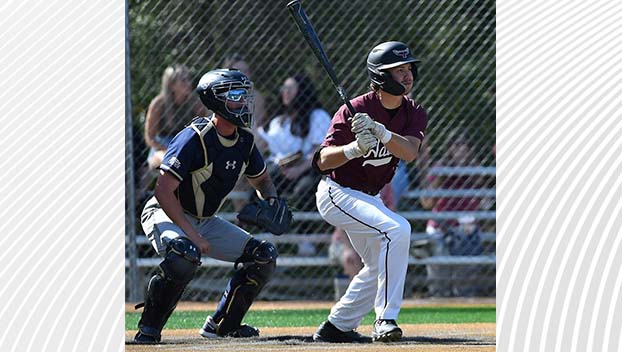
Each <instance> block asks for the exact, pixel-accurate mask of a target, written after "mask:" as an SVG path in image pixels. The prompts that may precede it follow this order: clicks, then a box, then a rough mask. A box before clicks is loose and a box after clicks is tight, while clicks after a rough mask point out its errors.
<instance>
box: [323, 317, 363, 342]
mask: <svg viewBox="0 0 622 352" xmlns="http://www.w3.org/2000/svg"><path fill="white" fill-rule="evenodd" d="M313 341H316V342H336V343H368V342H371V339H370V338H369V337H367V336H363V335H361V334H359V333H358V332H356V331H354V330H350V331H341V330H339V329H337V327H336V326H335V325H333V324H332V323H331V322H330V321H328V320H326V321H325V322H323V323H322V324H320V326H319V327H318V329H317V331H316V332H315V334H313Z"/></svg>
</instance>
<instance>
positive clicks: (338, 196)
mask: <svg viewBox="0 0 622 352" xmlns="http://www.w3.org/2000/svg"><path fill="white" fill-rule="evenodd" d="M316 199H317V207H318V211H319V212H320V215H321V216H322V217H323V218H324V220H326V221H327V222H328V223H330V224H331V225H333V226H336V227H339V228H341V229H343V230H345V232H346V233H347V234H348V237H349V239H350V242H352V246H353V247H354V249H355V250H356V251H357V253H358V254H359V255H360V256H361V258H362V259H363V264H364V267H363V269H361V271H360V272H359V273H358V274H357V275H356V276H355V277H354V278H353V279H352V282H351V283H350V286H349V287H348V290H347V291H346V293H345V294H344V296H343V297H341V299H340V300H339V302H337V304H335V305H334V306H333V308H332V309H331V312H330V315H329V316H328V320H329V321H330V322H331V323H332V324H333V325H335V326H336V327H337V328H339V329H340V330H343V331H348V330H352V329H355V328H357V327H358V326H359V324H360V323H361V320H362V319H363V317H364V316H365V315H366V314H367V313H368V312H369V311H370V310H371V309H372V308H373V307H375V313H376V319H395V320H397V317H398V314H399V311H400V306H401V304H402V298H403V294H404V280H405V279H406V270H407V269H408V255H409V247H410V224H409V223H408V221H407V220H406V219H404V218H403V217H402V216H400V215H399V214H396V213H395V212H393V211H392V210H390V209H389V208H387V207H386V206H385V205H384V204H383V203H382V200H381V199H380V197H379V196H371V195H368V194H365V193H363V192H360V191H356V190H353V189H350V188H347V187H342V186H340V185H339V184H337V183H336V182H334V181H332V180H331V179H329V178H327V179H326V180H322V181H320V183H319V184H318V190H317V193H316Z"/></svg>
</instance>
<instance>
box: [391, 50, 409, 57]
mask: <svg viewBox="0 0 622 352" xmlns="http://www.w3.org/2000/svg"><path fill="white" fill-rule="evenodd" d="M392 51H393V54H395V55H397V56H401V57H402V58H404V59H405V58H407V57H408V54H409V52H410V50H408V48H406V49H402V50H397V49H394V50H392Z"/></svg>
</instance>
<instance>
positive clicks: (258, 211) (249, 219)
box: [238, 197, 292, 235]
mask: <svg viewBox="0 0 622 352" xmlns="http://www.w3.org/2000/svg"><path fill="white" fill-rule="evenodd" d="M238 220H240V221H243V222H245V223H248V224H253V225H257V226H259V227H261V228H262V229H264V230H266V231H269V232H271V233H273V234H275V235H282V234H283V233H285V232H286V231H287V230H289V224H290V223H291V221H292V212H291V211H290V210H289V207H288V206H287V201H285V199H283V198H276V197H272V198H268V200H267V201H265V200H257V201H255V202H253V203H249V204H247V205H246V206H244V208H242V210H240V212H239V213H238Z"/></svg>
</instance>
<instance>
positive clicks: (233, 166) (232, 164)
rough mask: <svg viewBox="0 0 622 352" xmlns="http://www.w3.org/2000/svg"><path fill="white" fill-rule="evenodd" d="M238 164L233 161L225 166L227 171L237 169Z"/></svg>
mask: <svg viewBox="0 0 622 352" xmlns="http://www.w3.org/2000/svg"><path fill="white" fill-rule="evenodd" d="M236 162H237V161H236V160H233V161H229V160H227V165H225V170H229V169H235V163H236Z"/></svg>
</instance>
